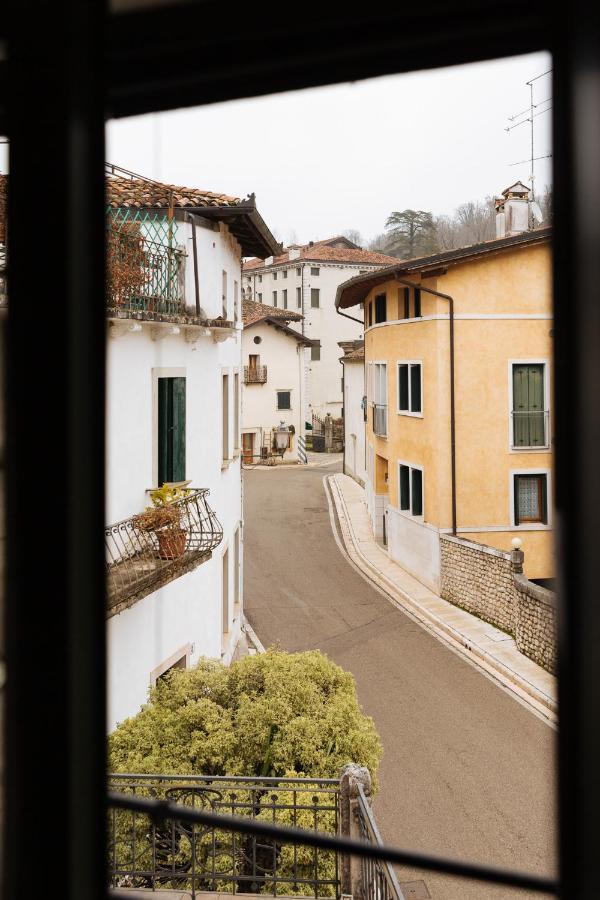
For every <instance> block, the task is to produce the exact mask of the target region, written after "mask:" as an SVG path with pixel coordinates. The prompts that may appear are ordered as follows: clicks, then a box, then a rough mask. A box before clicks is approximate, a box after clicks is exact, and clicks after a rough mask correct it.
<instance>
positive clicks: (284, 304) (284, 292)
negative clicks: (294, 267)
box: [281, 290, 288, 309]
mask: <svg viewBox="0 0 600 900" xmlns="http://www.w3.org/2000/svg"><path fill="white" fill-rule="evenodd" d="M281 293H282V294H283V308H284V309H287V308H288V307H287V290H285V291H282V292H281Z"/></svg>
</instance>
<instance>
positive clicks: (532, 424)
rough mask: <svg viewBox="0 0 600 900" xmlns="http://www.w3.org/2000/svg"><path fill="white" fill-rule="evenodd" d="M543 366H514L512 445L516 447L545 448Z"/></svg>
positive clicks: (537, 364)
mask: <svg viewBox="0 0 600 900" xmlns="http://www.w3.org/2000/svg"><path fill="white" fill-rule="evenodd" d="M545 430H546V429H545V410H544V365H543V363H527V364H521V363H519V364H516V365H514V366H513V443H514V446H515V447H545V446H546V435H545Z"/></svg>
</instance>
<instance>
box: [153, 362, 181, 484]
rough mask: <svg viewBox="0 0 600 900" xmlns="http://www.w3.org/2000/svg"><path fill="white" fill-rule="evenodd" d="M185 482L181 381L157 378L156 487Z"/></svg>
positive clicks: (178, 379)
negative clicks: (166, 483)
mask: <svg viewBox="0 0 600 900" xmlns="http://www.w3.org/2000/svg"><path fill="white" fill-rule="evenodd" d="M166 481H185V378H159V379H158V484H159V486H161V485H163V484H164V483H165V482H166Z"/></svg>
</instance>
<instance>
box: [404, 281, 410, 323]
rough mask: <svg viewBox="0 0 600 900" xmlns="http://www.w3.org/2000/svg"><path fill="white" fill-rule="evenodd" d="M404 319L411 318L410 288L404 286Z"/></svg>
mask: <svg viewBox="0 0 600 900" xmlns="http://www.w3.org/2000/svg"><path fill="white" fill-rule="evenodd" d="M403 318H404V319H410V288H408V287H405V288H404V316H403Z"/></svg>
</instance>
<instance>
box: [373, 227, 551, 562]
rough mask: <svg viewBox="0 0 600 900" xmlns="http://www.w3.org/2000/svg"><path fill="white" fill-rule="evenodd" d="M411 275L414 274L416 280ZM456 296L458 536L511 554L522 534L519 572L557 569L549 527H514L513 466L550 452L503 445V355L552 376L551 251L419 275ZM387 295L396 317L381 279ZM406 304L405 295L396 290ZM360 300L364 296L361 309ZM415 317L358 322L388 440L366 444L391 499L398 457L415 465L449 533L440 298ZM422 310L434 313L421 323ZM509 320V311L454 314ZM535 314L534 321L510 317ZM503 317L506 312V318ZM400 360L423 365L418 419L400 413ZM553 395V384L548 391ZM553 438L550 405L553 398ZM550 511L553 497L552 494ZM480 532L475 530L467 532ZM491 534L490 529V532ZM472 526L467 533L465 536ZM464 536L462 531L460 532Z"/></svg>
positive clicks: (393, 310) (445, 337)
mask: <svg viewBox="0 0 600 900" xmlns="http://www.w3.org/2000/svg"><path fill="white" fill-rule="evenodd" d="M415 280H416V279H415ZM423 285H424V286H425V285H427V286H429V287H432V288H433V289H437V290H439V291H442V292H444V293H447V294H450V295H451V296H452V297H454V301H455V317H456V319H455V397H456V400H455V402H456V482H457V522H458V529H459V533H462V532H461V529H468V531H467V532H466V533H465V537H469V538H470V539H472V540H476V541H480V542H482V543H486V544H489V545H490V546H494V547H498V548H500V549H505V550H506V549H510V542H511V539H512V538H513V537H515V536H518V537H520V538H521V539H522V540H523V549H524V550H525V567H526V574H527V575H529V577H533V578H542V577H550V576H552V575H553V574H554V564H553V538H552V532H551V530H550V528H549V527H544V526H540V525H529V526H527V525H522V526H519V527H515V526H511V498H510V473H511V470H521V469H531V470H534V471H535V470H537V471H541V470H550V471H551V470H552V453H551V451H549V450H546V451H542V450H535V451H518V452H515V451H512V450H511V449H510V414H509V410H510V381H509V377H510V376H509V361H510V360H540V361H546V362H547V364H548V365H549V366H550V375H552V366H551V361H552V351H553V348H552V337H551V329H552V321H551V319H550V318H549V316H550V314H551V305H552V301H551V296H552V295H551V251H550V247H549V245H547V244H546V245H541V246H536V247H528V248H519V249H518V250H514V251H513V252H506V251H505V252H504V253H502V254H497V255H495V256H491V257H487V258H485V259H482V260H478V261H476V262H465V263H463V264H461V265H457V266H453V267H451V268H450V269H449V270H448V272H447V274H446V275H443V276H440V277H438V278H437V279H430V280H429V281H427V282H423ZM384 291H385V292H386V294H387V297H388V309H387V315H388V319H389V318H390V317H391V316H396V315H398V312H397V310H398V305H397V304H398V297H399V288H398V284H397V282H394V281H390V282H388V283H387V284H385V285H381V286H378V287H377V288H376V289H374V290H373V291H372V292H371V294H370V295H369V297H368V298H367V302H368V301H370V300H372V299H373V298H374V297H375V295H376V294H380V293H382V292H384ZM400 301H401V303H402V307H403V296H402V294H401V293H400ZM366 306H367V304H366V303H365V307H366ZM422 316H423V318H422V319H417V320H412V321H411V320H408V321H406V320H405V321H404V322H396V324H394V323H393V322H391V323H390V322H388V323H387V324H381V325H376V326H373V327H371V328H367V329H366V331H365V354H366V359H367V363H368V362H369V361H378V362H387V365H388V371H387V376H388V436H387V439H382V438H378V437H376V436H374V435H373V432H372V418H371V415H369V423H368V427H367V441H368V442H369V443H370V444H372V445H373V446H374V448H375V452H376V453H377V454H378V455H380V456H382V457H385V458H386V459H387V460H388V462H389V474H388V488H389V502H390V504H391V505H392V506H395V507H397V506H398V466H397V462H398V460H402V461H403V462H408V463H414V464H417V465H420V466H423V468H424V518H425V522H427V523H430V524H432V525H433V526H435V527H436V528H442V529H449V528H450V527H451V524H452V519H451V460H450V364H449V320H448V303H447V302H446V301H444V300H441V299H438V298H434V297H431V296H427V295H426V294H422ZM428 316H443V317H444V318H439V319H433V320H432V319H428V318H427V317H428ZM465 316H467V317H468V316H496V317H499V316H506V317H507V318H493V319H490V318H462V317H465ZM518 316H526V317H527V316H530V317H532V316H537V317H538V318H515V317H518ZM508 317H512V318H508ZM402 360H414V361H421V362H422V365H423V417H422V418H418V417H412V416H405V415H399V414H398V413H397V404H398V394H397V368H396V364H397V362H398V361H402ZM550 394H551V390H550ZM546 406H547V408H548V407H550V433H551V434H552V408H551V403H550V397H548V396H547V398H546ZM549 501H550V502H549V505H550V506H551V497H549ZM477 528H482V529H484V530H482V531H477V530H475V529H477ZM490 528H491V529H493V530H491V531H490V530H487V529H490ZM471 529H473V531H472V532H471ZM469 532H471V533H469Z"/></svg>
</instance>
